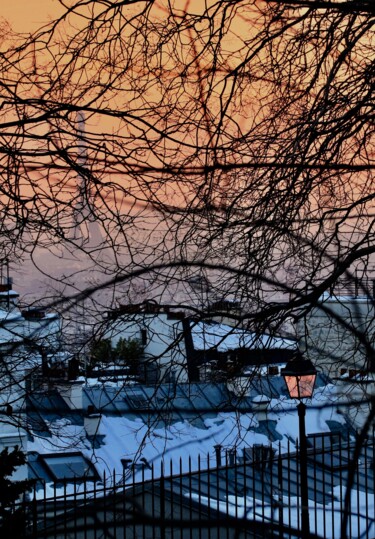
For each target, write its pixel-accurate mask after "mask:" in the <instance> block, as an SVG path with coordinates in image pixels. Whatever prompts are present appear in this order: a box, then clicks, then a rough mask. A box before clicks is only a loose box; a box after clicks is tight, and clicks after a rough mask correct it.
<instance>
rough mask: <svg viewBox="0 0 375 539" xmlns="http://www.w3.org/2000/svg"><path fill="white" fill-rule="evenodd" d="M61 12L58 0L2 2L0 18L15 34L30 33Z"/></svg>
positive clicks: (11, 0) (4, 0)
mask: <svg viewBox="0 0 375 539" xmlns="http://www.w3.org/2000/svg"><path fill="white" fill-rule="evenodd" d="M62 11H63V8H62V7H61V5H60V4H59V2H58V0H2V1H1V7H0V16H1V17H3V18H4V19H6V20H7V21H9V23H10V24H11V26H12V28H13V30H15V31H16V32H32V31H34V30H36V29H37V28H38V27H40V26H41V25H42V24H44V23H47V22H48V21H49V20H51V18H54V17H56V15H58V14H59V13H61V12H62Z"/></svg>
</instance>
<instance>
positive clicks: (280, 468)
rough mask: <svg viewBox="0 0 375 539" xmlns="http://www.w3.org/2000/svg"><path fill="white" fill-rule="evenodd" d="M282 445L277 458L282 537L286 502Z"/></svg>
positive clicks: (281, 535)
mask: <svg viewBox="0 0 375 539" xmlns="http://www.w3.org/2000/svg"><path fill="white" fill-rule="evenodd" d="M280 450H281V447H280V444H279V456H278V458H277V484H278V490H279V530H280V531H279V536H280V539H283V537H284V532H283V528H284V504H283V462H282V459H281V453H280Z"/></svg>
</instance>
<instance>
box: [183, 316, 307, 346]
mask: <svg viewBox="0 0 375 539" xmlns="http://www.w3.org/2000/svg"><path fill="white" fill-rule="evenodd" d="M191 335H192V339H193V346H194V349H195V350H208V349H210V348H215V349H217V350H218V351H219V352H227V351H228V350H236V349H238V348H248V349H290V350H292V349H295V348H297V343H296V341H293V340H292V339H286V338H283V337H272V336H271V335H266V334H262V335H257V334H256V333H251V332H249V331H246V330H244V329H240V328H233V327H231V326H227V325H225V324H218V323H214V322H210V323H209V322H196V323H194V322H193V323H192V327H191Z"/></svg>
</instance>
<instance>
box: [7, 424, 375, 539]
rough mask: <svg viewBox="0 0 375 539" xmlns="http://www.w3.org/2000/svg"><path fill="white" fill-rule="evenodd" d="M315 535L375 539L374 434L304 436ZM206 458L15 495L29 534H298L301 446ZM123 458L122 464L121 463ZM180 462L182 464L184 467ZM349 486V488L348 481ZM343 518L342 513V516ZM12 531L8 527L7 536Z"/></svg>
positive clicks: (220, 538)
mask: <svg viewBox="0 0 375 539" xmlns="http://www.w3.org/2000/svg"><path fill="white" fill-rule="evenodd" d="M308 440H309V449H308V470H307V475H308V496H309V519H310V530H311V536H312V537H316V536H319V537H324V538H327V539H329V538H339V537H343V536H344V535H343V528H342V526H343V525H345V528H344V529H345V531H346V536H347V537H348V538H351V539H354V538H357V537H358V538H359V537H361V538H363V539H373V538H374V537H375V523H374V518H375V515H374V487H375V483H374V480H375V479H374V436H373V435H371V438H370V439H369V438H367V440H366V443H365V444H363V445H362V447H361V450H360V456H359V458H356V462H353V455H355V447H356V445H355V442H354V440H353V439H352V440H344V439H342V437H341V436H340V435H339V434H337V435H335V436H328V437H327V436H325V435H322V436H320V437H319V436H315V437H312V438H309V439H308ZM216 449H217V450H216V456H215V459H214V465H213V460H212V455H211V457H210V458H209V457H207V459H199V458H198V459H197V460H194V459H192V458H191V457H189V458H188V460H187V462H185V463H183V462H182V461H180V462H177V463H175V462H170V463H168V464H166V463H165V462H164V464H163V465H162V466H160V465H159V466H156V465H155V466H148V465H147V466H146V465H145V466H144V467H143V469H142V470H141V471H140V470H139V469H138V470H136V468H133V469H129V468H125V469H124V470H123V473H122V475H121V476H119V475H118V474H116V473H114V474H109V475H108V476H107V477H103V478H102V480H101V481H100V482H89V481H87V480H86V481H85V480H84V479H82V478H81V479H78V478H77V479H75V480H74V481H72V480H71V479H70V480H69V481H66V482H60V483H55V484H52V485H51V484H49V485H43V486H42V487H41V485H40V484H36V485H35V486H34V490H33V492H32V493H31V494H30V499H28V500H25V501H24V502H23V503H22V509H23V511H24V514H25V518H26V526H25V529H24V533H23V536H24V537H29V538H46V539H47V538H48V539H49V538H59V539H60V538H77V539H78V538H90V539H91V538H98V539H99V538H107V537H108V538H110V537H116V538H121V537H123V538H129V539H133V538H134V539H135V538H141V539H146V538H150V539H154V538H160V539H162V538H165V537H166V538H171V539H185V538H186V539H195V538H197V539H198V538H199V539H206V538H207V539H229V538H237V537H238V538H240V537H241V538H244V537H246V538H257V537H263V538H264V537H270V538H271V537H272V538H280V537H281V538H285V539H289V538H292V537H302V535H301V532H300V531H299V530H300V527H301V503H300V483H301V482H300V467H299V455H298V451H297V452H294V453H291V452H287V453H282V452H281V447H280V448H279V449H280V450H279V451H277V448H275V446H273V447H268V446H260V445H256V446H254V447H252V448H248V449H245V450H244V449H242V450H241V451H234V450H232V451H230V452H226V453H225V452H224V451H223V449H222V448H220V447H217V448H216ZM125 466H126V465H125ZM186 470H187V471H186ZM348 482H349V484H352V487H351V489H350V491H348V490H347V485H348ZM346 519H347V520H346ZM13 537H14V535H13Z"/></svg>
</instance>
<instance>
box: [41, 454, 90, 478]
mask: <svg viewBox="0 0 375 539" xmlns="http://www.w3.org/2000/svg"><path fill="white" fill-rule="evenodd" d="M41 459H42V461H43V463H44V464H45V466H46V467H47V468H48V470H49V472H50V473H51V475H52V476H53V478H54V479H55V480H56V481H58V480H62V479H79V478H82V479H92V480H95V479H98V477H99V476H98V474H97V471H96V469H95V467H94V465H93V464H92V463H91V462H89V461H88V460H86V459H85V458H84V457H83V455H82V454H81V453H65V454H59V455H43V456H41Z"/></svg>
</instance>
